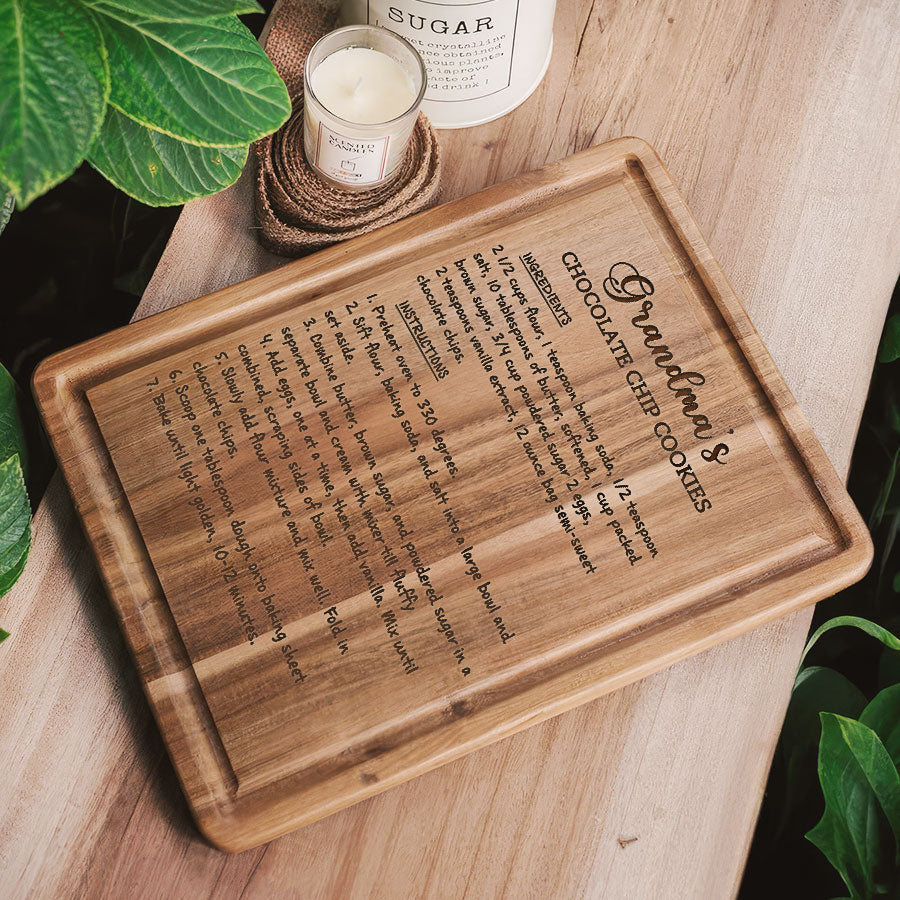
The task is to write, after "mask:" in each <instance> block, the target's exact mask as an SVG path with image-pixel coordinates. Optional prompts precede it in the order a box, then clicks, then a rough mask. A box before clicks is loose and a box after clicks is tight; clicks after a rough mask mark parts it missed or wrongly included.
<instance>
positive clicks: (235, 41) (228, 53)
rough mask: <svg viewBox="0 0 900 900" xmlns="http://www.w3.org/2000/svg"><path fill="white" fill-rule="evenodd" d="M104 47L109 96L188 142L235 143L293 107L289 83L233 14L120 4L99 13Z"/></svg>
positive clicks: (274, 123)
mask: <svg viewBox="0 0 900 900" xmlns="http://www.w3.org/2000/svg"><path fill="white" fill-rule="evenodd" d="M98 19H99V21H100V25H101V28H102V30H103V37H104V40H105V42H106V46H107V49H108V50H109V62H110V72H111V73H112V79H111V80H112V90H111V93H110V98H109V102H110V103H111V104H112V105H113V106H115V107H116V109H118V110H120V111H121V112H123V113H125V115H127V116H129V117H130V118H132V119H134V120H135V121H137V122H140V123H141V124H142V125H146V126H147V127H148V128H151V129H153V130H154V131H161V132H163V133H164V134H168V135H170V136H171V137H174V138H177V139H178V140H181V141H187V142H188V143H190V144H198V145H200V146H205V147H241V146H243V145H246V144H249V143H250V142H251V141H254V140H256V139H257V138H261V137H263V136H264V135H267V134H269V133H270V132H272V131H274V130H275V129H276V128H278V126H279V125H281V124H282V123H283V122H284V121H285V120H286V119H287V117H288V115H289V114H290V111H291V103H290V99H289V98H288V93H287V88H286V87H285V86H284V82H283V81H282V80H281V78H280V77H279V76H278V73H277V72H276V71H275V67H274V66H273V65H272V63H271V62H270V61H269V58H268V57H267V56H266V54H265V52H264V51H263V49H262V47H260V46H259V44H258V43H257V42H256V39H255V38H254V37H253V35H252V34H251V33H250V32H249V31H248V30H247V28H246V27H245V26H243V25H242V24H241V23H240V22H239V21H238V20H237V19H236V18H235V17H233V16H230V17H225V18H221V19H215V20H212V21H209V22H204V23H198V22H187V23H183V22H159V21H153V20H149V19H141V18H138V17H136V16H133V15H131V14H129V13H125V12H123V11H120V10H107V11H105V12H103V13H102V14H98Z"/></svg>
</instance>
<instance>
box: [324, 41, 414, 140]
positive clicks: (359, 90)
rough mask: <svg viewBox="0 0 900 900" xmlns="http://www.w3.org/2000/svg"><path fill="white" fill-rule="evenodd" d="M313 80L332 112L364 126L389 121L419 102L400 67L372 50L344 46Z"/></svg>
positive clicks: (325, 61) (325, 104) (325, 60)
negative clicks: (416, 100) (416, 101)
mask: <svg viewBox="0 0 900 900" xmlns="http://www.w3.org/2000/svg"><path fill="white" fill-rule="evenodd" d="M311 81H312V88H313V91H315V94H316V96H317V97H318V98H319V101H320V102H321V104H322V105H323V106H324V107H325V108H326V109H327V110H328V111H329V112H332V113H334V115H336V116H340V118H342V119H344V120H346V121H347V122H358V123H360V124H361V125H377V124H379V123H381V122H390V121H391V119H396V118H397V117H398V116H402V115H403V113H405V112H406V111H407V110H408V109H409V108H410V106H412V104H413V101H414V100H415V99H416V95H415V92H414V91H413V86H412V82H411V81H410V79H409V76H408V75H407V74H406V72H404V71H403V69H402V68H401V67H400V64H399V63H398V62H397V61H396V60H394V59H391V57H390V56H388V55H387V54H385V53H380V52H379V51H378V50H372V49H370V48H369V47H345V48H344V49H343V50H338V51H337V52H336V53H332V54H331V56H327V57H326V58H325V59H324V60H322V62H321V63H319V65H318V66H317V67H316V68H315V69H314V70H313V73H312V79H311Z"/></svg>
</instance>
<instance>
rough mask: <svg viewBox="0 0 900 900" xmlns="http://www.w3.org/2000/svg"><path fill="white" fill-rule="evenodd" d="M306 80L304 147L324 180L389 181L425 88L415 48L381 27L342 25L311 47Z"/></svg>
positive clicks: (349, 183)
mask: <svg viewBox="0 0 900 900" xmlns="http://www.w3.org/2000/svg"><path fill="white" fill-rule="evenodd" d="M303 81H304V148H305V151H306V158H307V161H308V162H309V164H310V166H312V168H313V169H314V170H315V171H316V173H317V174H318V175H319V177H320V178H322V179H323V180H325V181H327V182H328V183H330V184H332V185H335V186H338V187H341V188H347V189H351V190H352V189H366V188H371V187H375V186H378V185H379V184H383V183H384V182H386V181H388V180H389V179H390V178H391V176H392V175H393V174H394V173H395V172H396V170H397V167H398V166H399V165H400V163H401V162H402V161H403V156H404V154H405V152H406V148H407V145H408V144H409V139H410V135H411V134H412V130H413V127H414V125H415V122H416V116H417V115H418V110H419V104H420V103H421V101H422V96H423V94H424V92H425V83H426V76H425V67H424V65H423V63H422V60H421V58H420V56H419V54H418V53H417V52H416V51H415V49H413V47H412V46H410V44H409V43H408V42H407V41H405V40H404V39H403V38H401V37H399V36H398V35H395V34H393V33H392V32H390V31H387V30H386V29H384V28H378V27H372V26H350V27H347V28H339V29H338V30H337V31H333V32H331V33H330V34H327V35H325V36H324V37H323V38H321V39H320V40H319V41H318V42H317V43H316V44H315V45H314V46H313V48H312V50H310V53H309V56H308V57H307V60H306V66H305V69H304V79H303Z"/></svg>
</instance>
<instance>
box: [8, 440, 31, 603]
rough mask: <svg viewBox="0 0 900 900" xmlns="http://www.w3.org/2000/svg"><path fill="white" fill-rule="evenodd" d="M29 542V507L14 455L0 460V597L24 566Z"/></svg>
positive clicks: (17, 460) (22, 479)
mask: <svg viewBox="0 0 900 900" xmlns="http://www.w3.org/2000/svg"><path fill="white" fill-rule="evenodd" d="M30 543H31V507H30V506H29V505H28V495H27V494H26V493H25V479H24V478H23V477H22V467H21V466H20V465H19V457H18V455H14V456H10V457H9V459H6V460H4V461H2V462H0V597H2V596H3V595H4V594H5V593H6V592H7V591H8V590H9V589H10V588H11V587H12V586H13V585H14V584H15V583H16V580H17V579H18V577H19V576H20V575H21V574H22V570H23V569H24V568H25V561H26V559H27V558H28V548H29V546H30Z"/></svg>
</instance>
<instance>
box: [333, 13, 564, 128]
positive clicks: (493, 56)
mask: <svg viewBox="0 0 900 900" xmlns="http://www.w3.org/2000/svg"><path fill="white" fill-rule="evenodd" d="M555 11H556V0H475V2H473V0H443V2H434V0H342V2H341V18H342V20H343V22H344V23H345V24H348V25H349V24H370V25H380V26H382V27H384V28H388V29H390V30H391V31H393V32H395V33H397V34H399V35H400V36H401V37H404V38H406V40H407V41H409V42H410V43H411V44H412V45H413V46H414V47H415V48H416V50H418V51H419V54H420V55H421V56H422V59H423V60H424V61H425V68H426V69H427V70H428V89H427V91H426V93H425V99H424V101H423V103H422V109H423V111H424V112H425V113H426V115H427V116H428V118H429V119H431V122H432V124H433V125H434V126H435V127H436V128H466V127H468V126H469V125H481V124H482V123H484V122H490V121H491V120H492V119H497V118H499V117H500V116H503V115H506V113H508V112H510V111H512V110H513V109H515V108H516V107H517V106H518V105H519V104H520V103H522V102H523V101H524V100H525V99H526V98H527V97H528V96H529V95H530V94H531V93H532V91H534V89H535V88H536V87H537V86H538V85H539V84H540V83H541V79H542V78H543V77H544V73H545V72H546V71H547V66H548V65H549V63H550V54H551V52H552V50H553V16H554V13H555Z"/></svg>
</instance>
